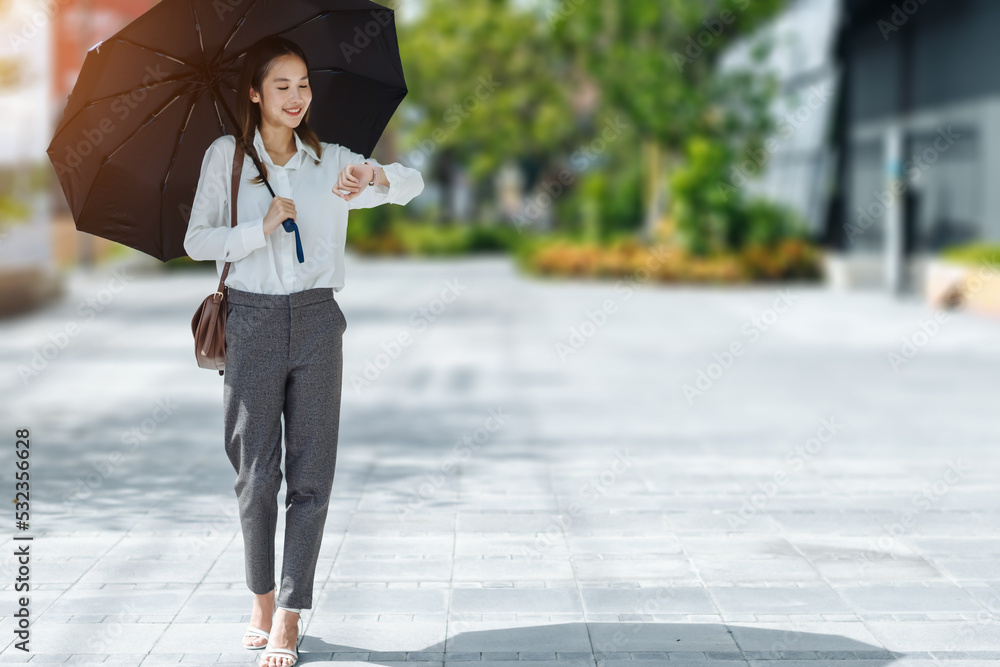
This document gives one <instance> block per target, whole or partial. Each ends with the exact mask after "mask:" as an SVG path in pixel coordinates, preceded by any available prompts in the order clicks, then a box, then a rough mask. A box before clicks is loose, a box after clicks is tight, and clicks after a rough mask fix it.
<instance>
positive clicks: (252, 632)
mask: <svg viewBox="0 0 1000 667" xmlns="http://www.w3.org/2000/svg"><path fill="white" fill-rule="evenodd" d="M275 589H277V584H275ZM277 612H278V608H277V606H275V608H274V611H273V612H272V613H271V619H272V622H273V619H274V614H276V613H277ZM243 637H244V638H246V637H263V638H264V639H270V638H271V633H269V632H268V631H267V630H261V629H260V628H255V627H254V626H252V625H251V626H250V627H249V628H247V631H246V632H244V633H243ZM243 648H245V649H246V650H248V651H260V650H262V649H265V648H267V643H264V644H261V645H260V646H255V645H254V644H243Z"/></svg>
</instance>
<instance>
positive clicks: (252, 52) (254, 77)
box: [236, 35, 323, 185]
mask: <svg viewBox="0 0 1000 667" xmlns="http://www.w3.org/2000/svg"><path fill="white" fill-rule="evenodd" d="M283 55H293V56H298V57H299V58H301V59H302V62H304V63H305V64H306V71H307V72H308V71H309V60H307V59H306V54H305V52H304V51H303V50H302V47H300V46H299V45H298V44H296V43H295V42H293V41H292V40H290V39H286V38H284V37H278V36H276V35H271V36H269V37H264V38H263V39H260V40H258V41H257V42H256V43H254V45H253V46H251V47H250V48H249V49H247V52H246V54H245V55H244V56H243V65H242V66H241V67H240V78H239V85H238V86H237V91H236V98H237V103H236V118H237V120H238V121H239V123H240V131H241V132H242V133H243V134H242V136H238V137H236V139H237V141H242V142H243V148H244V150H245V151H246V152H247V154H248V155H252V156H253V157H254V158H256V160H257V162H258V164H260V168H261V170H262V172H263V174H262V175H261V174H258V175H257V176H256V177H255V178H254V179H252V180H251V181H250V182H251V183H253V184H254V185H260V184H261V183H263V182H264V178H267V165H265V164H264V161H263V160H261V159H260V155H258V154H257V149H256V147H254V145H253V137H254V133H255V132H256V131H257V128H258V127H260V124H261V117H260V105H259V104H254V103H253V102H251V101H250V88H251V87H253V88H254V89H255V90H257V92H258V93H260V94H261V95H262V96H263V94H264V93H263V84H264V77H266V76H267V73H268V72H269V71H270V69H271V63H272V62H273V61H274V59H275V58H278V57H279V56H283ZM310 111H312V105H311V104H310V105H309V108H308V109H306V113H305V115H304V116H303V117H302V122H300V123H299V125H298V127H296V128H294V129H293V130H292V131H293V132H295V133H296V134H298V135H299V139H301V140H302V142H303V143H305V144H308V145H309V146H311V147H312V149H313V150H314V151H316V155H318V156H319V157H320V158H322V157H323V147H322V146H320V143H319V137H318V136H316V133H315V132H313V130H312V128H311V127H309V112H310ZM316 164H319V162H317V163H316Z"/></svg>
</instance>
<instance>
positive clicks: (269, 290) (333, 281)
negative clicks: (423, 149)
mask: <svg viewBox="0 0 1000 667" xmlns="http://www.w3.org/2000/svg"><path fill="white" fill-rule="evenodd" d="M292 134H293V135H294V137H295V145H296V147H297V149H298V150H297V152H296V153H295V155H293V156H292V157H291V159H290V160H289V161H288V162H287V163H286V164H285V165H284V166H282V167H279V166H278V165H276V164H274V162H273V161H272V160H271V157H270V156H269V155H268V154H267V150H266V149H265V148H264V141H263V140H262V139H261V136H260V129H259V128H258V129H257V130H256V131H255V133H254V146H256V148H257V155H258V156H259V157H260V159H261V160H262V161H263V162H264V163H265V164H266V165H267V172H268V176H267V180H268V182H269V183H270V184H271V188H272V189H273V190H274V194H275V195H277V196H278V197H286V198H288V199H291V200H292V201H293V202H294V204H295V214H296V220H295V222H296V225H297V226H298V228H299V235H300V238H301V240H302V250H303V255H304V257H305V261H304V262H302V263H299V260H298V257H297V255H296V253H295V233H294V232H286V231H285V229H284V227H282V226H281V225H279V226H278V228H277V229H276V230H274V231H273V232H272V233H270V234H265V233H264V215H265V214H266V213H267V210H268V208H269V207H270V205H271V200H272V197H271V193H270V192H268V190H267V186H265V185H264V184H263V183H261V184H260V185H252V184H251V183H250V180H251V179H253V178H255V177H256V176H257V175H258V173H257V167H256V166H255V165H254V163H253V160H251V159H250V156H249V155H247V156H245V157H244V159H243V174H242V176H241V179H240V187H239V199H238V200H237V204H236V205H237V213H236V215H237V220H236V226H235V227H232V226H231V224H230V217H231V213H230V210H231V203H230V200H229V191H230V189H231V186H230V184H231V183H232V178H233V155H234V153H235V151H236V139H235V137H233V136H232V135H224V136H221V137H219V138H218V139H216V140H215V141H214V142H212V144H211V145H210V146H209V147H208V149H207V150H206V151H205V157H204V159H203V160H202V164H201V176H200V178H199V181H198V187H197V189H196V190H195V195H194V203H193V204H192V207H191V217H190V219H189V221H188V229H187V234H186V235H185V236H184V250H185V251H186V252H187V254H188V256H189V257H190V258H191V259H194V260H210V259H214V260H215V264H216V268H217V270H218V275H219V276H220V277H221V276H222V270H223V268H224V267H225V265H226V262H227V261H228V262H232V264H231V265H230V266H229V274H228V275H227V276H226V285H229V286H230V287H234V288H236V289H240V290H245V291H248V292H257V293H260V294H290V293H292V292H300V291H302V290H306V289H311V288H313V287H332V288H333V291H335V292H339V291H340V290H341V289H342V288H343V287H344V245H345V242H346V237H347V212H348V211H349V210H350V209H356V208H371V207H373V206H379V205H380V204H385V203H390V204H400V205H403V204H406V203H407V202H409V201H410V200H411V199H413V198H414V197H416V196H417V195H418V194H420V192H421V191H422V190H423V189H424V181H423V177H422V176H421V174H420V172H419V171H417V170H416V169H413V168H412V167H405V166H403V165H401V164H399V163H398V162H394V163H392V164H386V165H382V164H380V163H379V162H377V161H376V160H372V159H368V160H367V162H371V163H374V164H377V165H379V166H380V167H382V170H383V171H384V173H385V177H386V178H387V179H388V180H389V183H390V185H389V187H386V185H385V184H384V183H379V184H378V185H375V186H366V187H365V189H364V191H363V192H362V193H361V194H360V195H358V196H357V197H355V198H354V199H352V200H351V201H344V200H343V199H341V198H340V197H338V196H337V195H335V194H334V193H333V191H332V190H333V186H334V185H335V184H336V182H337V175H338V174H339V173H340V171H341V170H342V169H343V168H344V167H346V166H347V165H348V164H361V163H362V162H365V161H366V159H365V157H364V156H363V155H361V154H359V153H355V152H353V151H351V150H349V149H348V148H345V147H344V146H341V145H340V144H329V143H326V142H321V143H320V145H321V146H322V148H323V151H322V159H321V160H320V157H319V156H317V155H316V153H315V151H313V149H312V148H311V147H310V146H309V145H308V144H306V143H304V142H303V141H302V140H301V139H300V138H299V135H298V134H296V133H295V132H293V133H292ZM317 161H319V164H317V163H316V162H317Z"/></svg>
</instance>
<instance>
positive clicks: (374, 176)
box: [365, 162, 378, 185]
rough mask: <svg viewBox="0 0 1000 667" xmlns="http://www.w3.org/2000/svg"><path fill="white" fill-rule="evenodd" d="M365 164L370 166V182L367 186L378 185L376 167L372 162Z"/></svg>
mask: <svg viewBox="0 0 1000 667" xmlns="http://www.w3.org/2000/svg"><path fill="white" fill-rule="evenodd" d="M365 164H368V165H371V168H372V180H371V181H369V183H368V185H375V184H376V183H378V165H377V164H375V163H373V162H365Z"/></svg>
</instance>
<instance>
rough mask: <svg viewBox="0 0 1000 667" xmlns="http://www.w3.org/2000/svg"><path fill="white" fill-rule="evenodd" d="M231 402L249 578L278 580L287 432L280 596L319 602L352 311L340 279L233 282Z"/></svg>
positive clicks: (307, 604)
mask: <svg viewBox="0 0 1000 667" xmlns="http://www.w3.org/2000/svg"><path fill="white" fill-rule="evenodd" d="M226 289H227V297H226V298H227V302H228V307H227V310H226V367H225V374H224V376H223V377H224V389H223V407H224V411H225V440H226V454H227V455H228V456H229V460H230V462H232V464H233V468H234V469H235V470H236V483H235V485H234V488H235V490H236V499H237V503H238V505H239V513H240V524H241V526H242V529H243V542H244V550H245V557H246V580H247V586H249V588H250V590H251V591H253V592H254V593H256V594H258V595H263V594H264V593H268V592H270V591H271V590H272V589H274V588H275V587H276V585H275V580H274V565H275V558H274V540H275V529H276V525H277V519H278V491H279V489H280V487H281V480H282V473H281V469H280V464H281V455H282V448H281V442H282V426H281V417H282V415H284V425H285V426H284V429H285V434H284V442H285V452H284V455H285V477H286V478H287V480H286V489H285V537H284V551H283V554H284V556H283V561H282V567H281V587H280V589H279V591H278V593H277V596H276V604H277V605H278V606H281V607H285V608H290V609H311V608H312V596H313V580H314V577H315V573H316V562H317V560H318V558H319V549H320V544H321V543H322V540H323V527H324V525H325V522H326V515H327V510H328V508H329V505H330V494H331V492H332V489H333V473H334V468H335V466H336V462H337V434H338V430H339V428H340V393H341V384H342V381H343V345H342V337H343V334H344V331H345V330H346V329H347V320H346V319H345V318H344V313H343V311H341V309H340V306H339V305H338V304H337V301H336V300H335V299H334V296H333V294H334V293H333V289H332V288H329V287H327V288H314V289H307V290H303V291H301V292H294V293H292V294H258V293H255V292H246V291H243V290H237V289H234V288H231V287H227V288H226Z"/></svg>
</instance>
